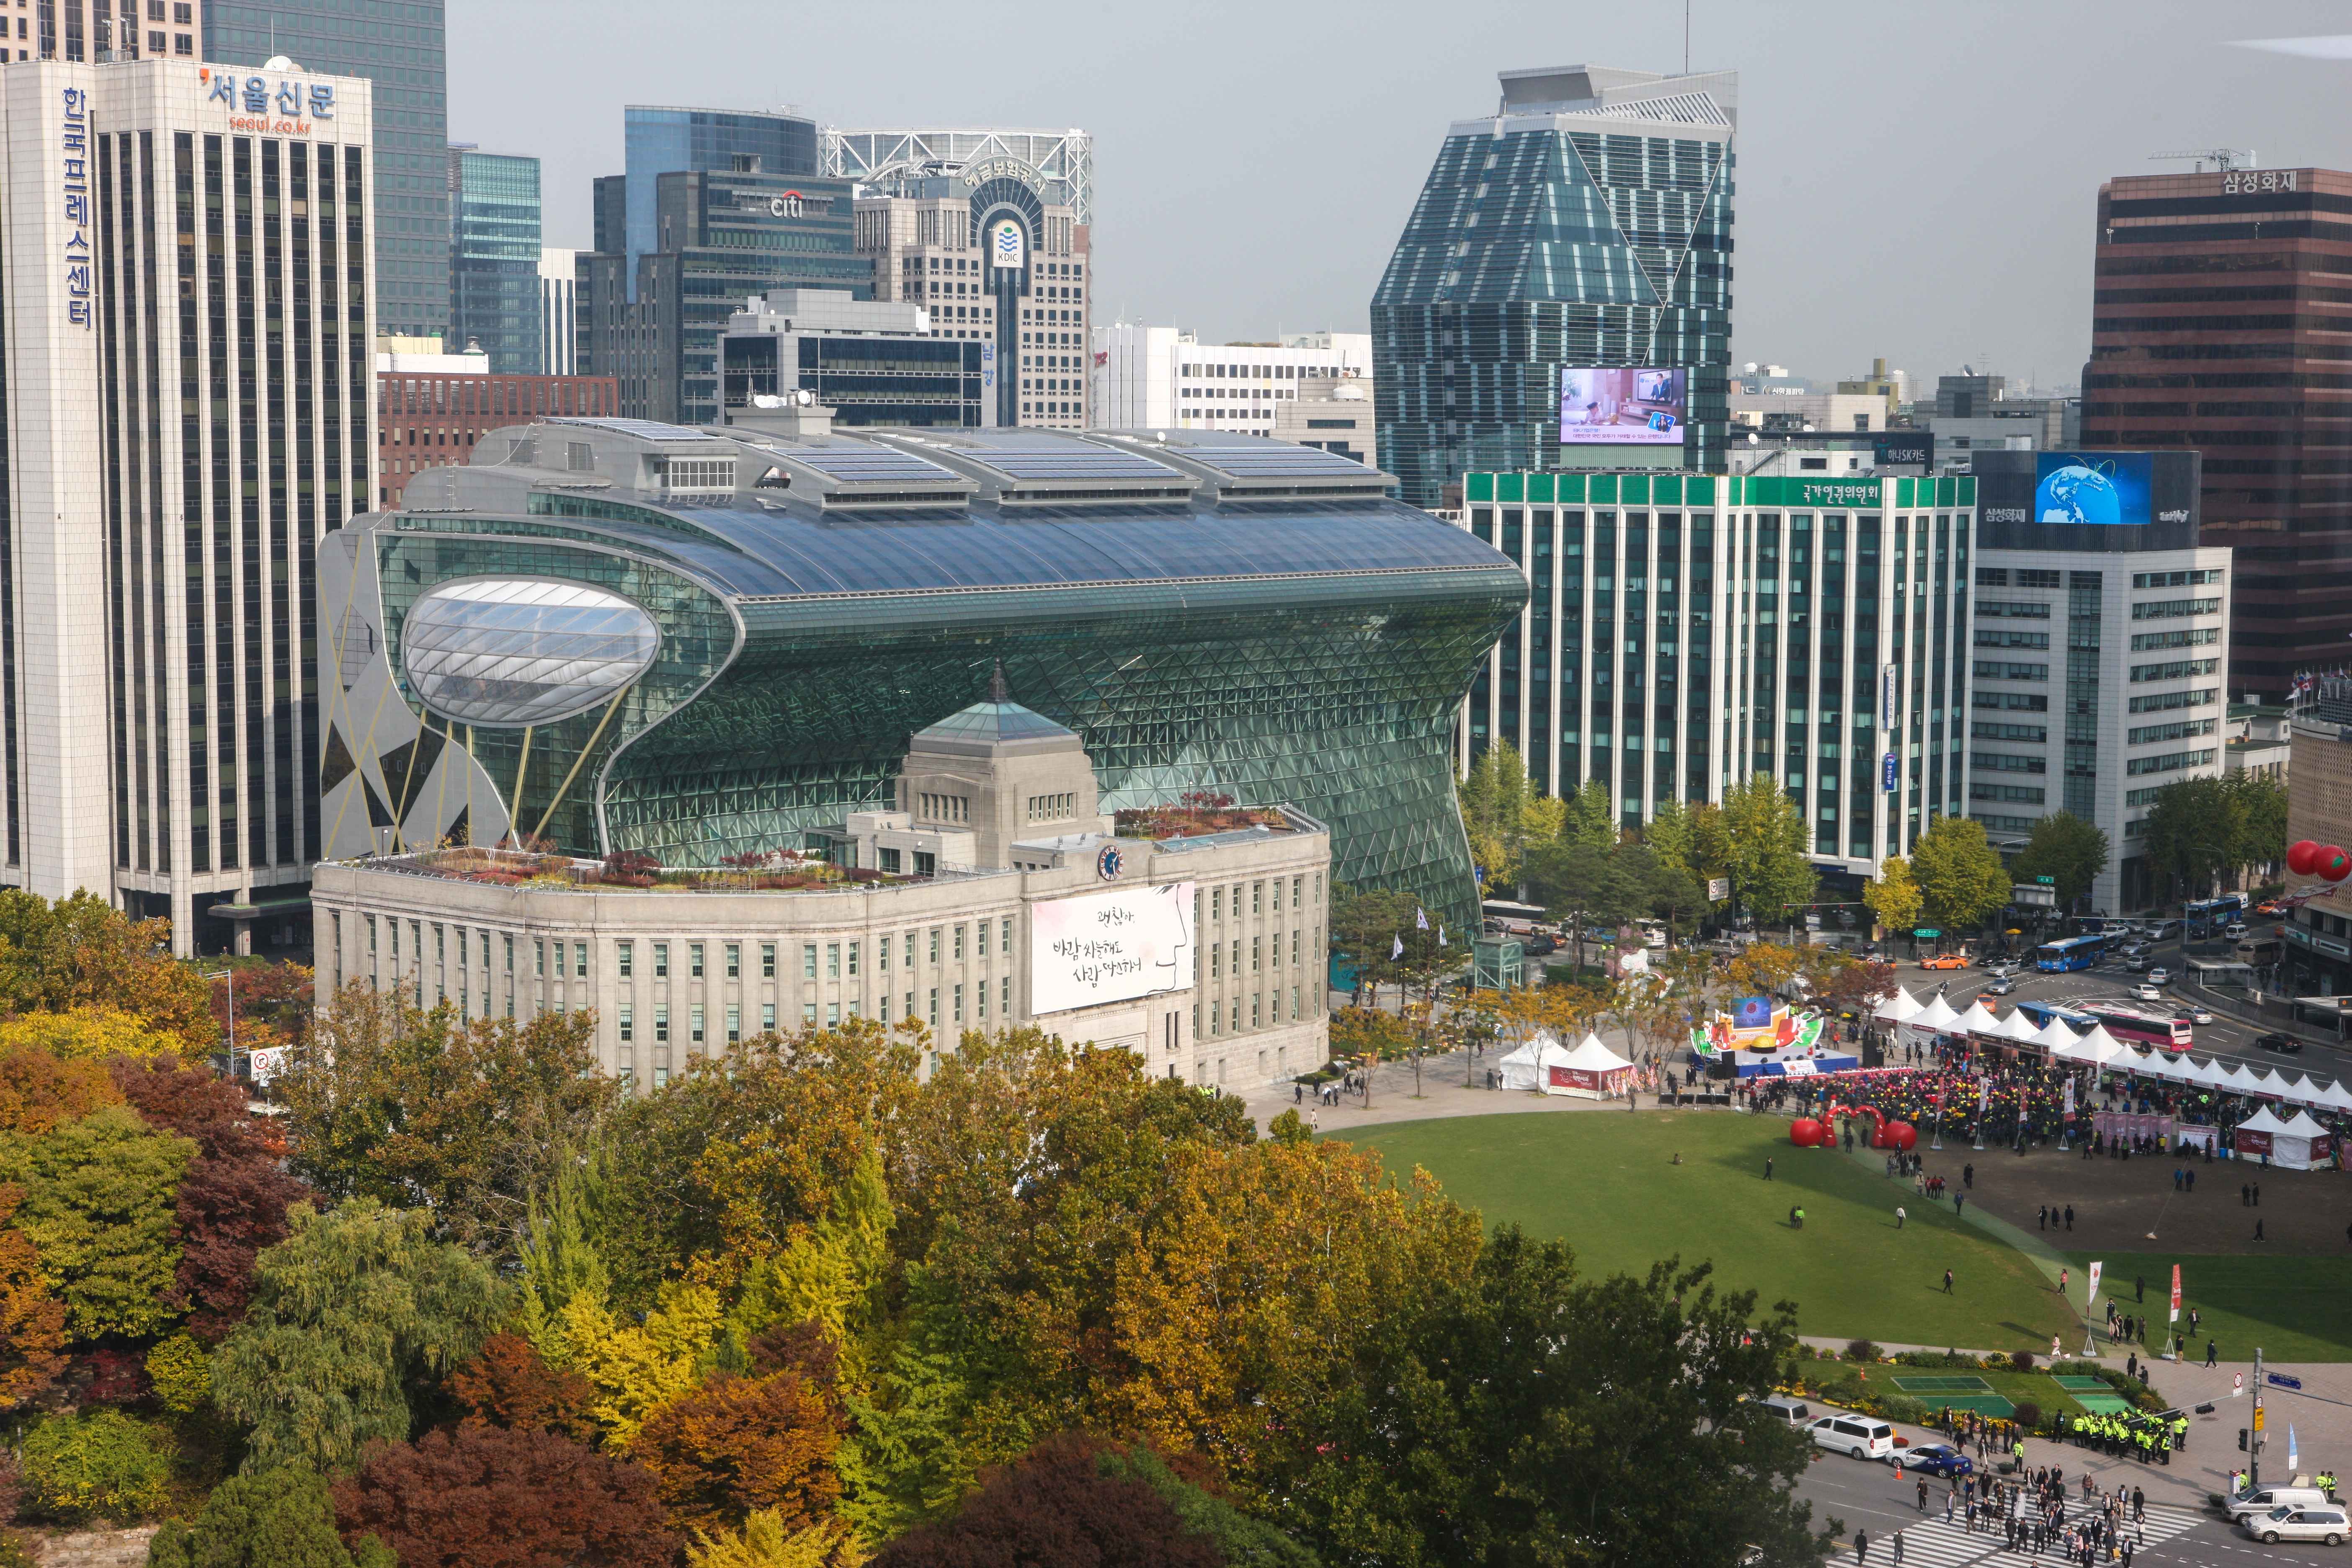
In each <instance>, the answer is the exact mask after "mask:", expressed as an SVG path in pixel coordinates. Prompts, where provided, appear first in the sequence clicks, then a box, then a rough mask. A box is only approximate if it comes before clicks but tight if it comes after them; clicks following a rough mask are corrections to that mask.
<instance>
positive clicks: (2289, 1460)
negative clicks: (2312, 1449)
mask: <svg viewBox="0 0 2352 1568" xmlns="http://www.w3.org/2000/svg"><path fill="white" fill-rule="evenodd" d="M2302 1463H2303V1461H2302V1460H2301V1459H2300V1458H2297V1457H2296V1455H2295V1451H2294V1422H2292V1421H2290V1422H2288V1423H2287V1424H2286V1473H2287V1474H2288V1475H2293V1474H2294V1472H2295V1471H2296V1470H2297V1469H2299V1468H2302Z"/></svg>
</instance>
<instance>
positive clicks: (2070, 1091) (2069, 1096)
mask: <svg viewBox="0 0 2352 1568" xmlns="http://www.w3.org/2000/svg"><path fill="white" fill-rule="evenodd" d="M2063 1109H2064V1110H2065V1113H2066V1114H2067V1115H2068V1116H2072V1115H2074V1078H2073V1076H2072V1075H2069V1076H2068V1078H2067V1079H2066V1102H2065V1105H2064V1108H2063Z"/></svg>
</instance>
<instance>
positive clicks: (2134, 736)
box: [2127, 719, 2221, 746]
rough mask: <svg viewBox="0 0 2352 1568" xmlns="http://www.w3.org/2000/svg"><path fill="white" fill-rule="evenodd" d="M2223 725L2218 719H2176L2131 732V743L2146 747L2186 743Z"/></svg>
mask: <svg viewBox="0 0 2352 1568" xmlns="http://www.w3.org/2000/svg"><path fill="white" fill-rule="evenodd" d="M2220 723H2221V721H2220V720H2218V719H2176V720H2174V721H2172V722H2171V723H2169V724H2144V725H2141V726H2140V727H2139V728H2137V729H2136V730H2134V731H2131V733H2130V735H2129V736H2128V737H2127V739H2128V741H2129V743H2130V744H2132V745H2135V746H2144V745H2147V743H2149V742H2152V741H2185V740H2189V739H2190V738H2191V737H2193V736H2197V735H2210V734H2212V733H2213V732H2214V730H2215V728H2216V727H2217V726H2218V725H2219V724H2220Z"/></svg>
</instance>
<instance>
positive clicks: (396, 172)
mask: <svg viewBox="0 0 2352 1568" xmlns="http://www.w3.org/2000/svg"><path fill="white" fill-rule="evenodd" d="M66 3H67V5H68V6H70V5H72V0H66ZM93 3H97V0H93ZM129 4H130V0H116V5H118V7H121V6H127V5H129ZM442 5H443V0H203V16H204V38H203V48H204V58H205V59H207V60H219V61H223V62H225V63H226V64H229V65H237V66H260V65H266V64H267V63H268V61H269V60H271V59H272V58H278V57H280V56H283V57H284V58H288V59H289V60H291V61H293V62H294V63H295V64H296V65H297V66H299V67H300V68H302V69H303V70H305V71H315V72H317V73H319V74H320V75H321V76H346V77H352V76H355V77H365V78H366V79H368V80H369V81H371V82H373V83H374V84H375V86H374V100H375V107H376V112H377V113H378V114H379V115H381V116H382V118H381V120H380V121H378V123H377V124H376V126H375V127H374V129H373V136H374V138H375V190H374V193H373V195H374V200H375V209H376V222H375V230H376V239H375V247H376V249H375V266H374V268H373V272H374V275H375V279H376V289H375V299H376V310H377V312H378V320H379V321H381V322H382V323H383V330H384V331H387V332H396V333H399V334H401V335H403V336H406V337H429V336H432V335H434V334H436V333H441V332H446V331H447V330H448V324H449V213H448V202H449V196H448V183H449V173H448V166H447V160H448V156H449V104H448V94H447V76H448V68H447V56H446V47H445V43H444V36H443V28H442V19H441V14H442ZM186 9H187V7H186V6H185V5H175V6H174V14H175V15H176V14H177V12H179V11H184V10H186ZM174 47H175V51H176V45H175V46H174ZM459 346H460V347H462V346H463V345H462V344H461V345H459Z"/></svg>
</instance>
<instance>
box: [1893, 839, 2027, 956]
mask: <svg viewBox="0 0 2352 1568" xmlns="http://www.w3.org/2000/svg"><path fill="white" fill-rule="evenodd" d="M1911 874H1912V876H1913V877H1914V878H1916V879H1917V881H1918V883H1919V902H1920V905H1921V907H1922V908H1923V910H1924V911H1925V913H1926V915H1927V920H1928V921H1930V922H1931V923H1933V924H1934V925H1935V926H1937V928H1938V929H1940V930H1944V931H1967V930H1969V929H1971V928H1973V927H1975V926H1977V925H1979V924H1981V923H1982V922H1983V921H1985V919H1986V918H1987V917H1988V916H1990V915H1991V914H1993V913H1994V912H1996V911H1997V910H2000V908H2001V907H2002V906H2003V905H2005V904H2007V903H2008V902H2009V900H2010V876H2009V871H2008V869H2007V868H2005V867H2003V866H2002V865H2001V863H2000V855H1999V854H1998V853H1997V852H1996V851H1995V850H1994V849H1993V847H1992V846H1991V845H1990V844H1989V843H1987V842H1986V841H1985V830H1984V824H1983V823H1981V822H1976V821H1973V820H1971V819H1969V818H1968V817H1965V816H1937V817H1933V818H1930V819H1929V821H1928V823H1927V831H1926V832H1924V833H1922V834H1920V835H1919V838H1918V841H1917V842H1916V843H1915V844H1913V845H1912V846H1911Z"/></svg>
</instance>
